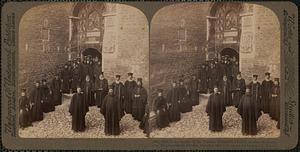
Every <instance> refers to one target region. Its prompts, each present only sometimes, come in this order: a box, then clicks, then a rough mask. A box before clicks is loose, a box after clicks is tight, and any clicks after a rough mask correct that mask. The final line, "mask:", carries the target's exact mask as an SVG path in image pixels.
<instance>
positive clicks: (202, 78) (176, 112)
mask: <svg viewBox="0 0 300 152" xmlns="http://www.w3.org/2000/svg"><path fill="white" fill-rule="evenodd" d="M233 61H234V62H233ZM207 63H208V64H207ZM207 63H205V64H203V65H202V66H201V69H200V71H199V72H198V76H197V75H196V74H194V75H192V78H191V79H190V80H189V81H187V83H185V81H184V80H183V79H182V78H180V79H179V81H178V82H179V83H177V81H176V80H175V81H173V82H172V88H171V89H170V90H169V91H168V92H167V94H166V98H165V97H164V96H163V90H162V89H158V91H157V92H158V95H157V98H156V99H155V102H154V105H155V106H154V107H155V112H156V114H157V116H158V117H157V126H158V128H164V127H167V126H169V122H173V121H179V120H180V113H185V112H190V111H192V107H193V106H195V105H198V104H199V101H200V100H199V95H200V94H201V93H204V94H206V93H210V96H209V99H208V103H207V106H206V113H207V115H208V116H209V130H211V131H222V130H223V123H222V116H223V113H224V112H225V111H226V107H227V106H235V107H236V108H237V112H238V113H239V114H240V115H241V117H242V133H243V134H244V135H256V134H257V120H258V118H259V117H260V116H261V114H262V112H263V113H266V114H269V116H270V117H271V118H272V119H273V120H275V121H277V128H280V88H279V78H274V81H272V80H271V78H270V73H269V72H266V73H265V80H263V81H262V83H260V82H258V75H257V74H254V75H253V80H252V81H251V82H250V83H249V84H247V85H246V82H245V80H244V79H243V78H242V74H241V72H239V71H238V72H235V71H236V70H234V69H236V68H235V65H238V63H237V61H235V59H230V58H228V57H226V56H225V57H222V60H221V61H220V62H219V61H218V60H213V61H210V62H207ZM207 65H210V67H209V68H207ZM237 67H238V66H237ZM237 69H238V68H237ZM220 75H222V77H221V76H220ZM181 77H183V76H181ZM200 119H201V118H200Z"/></svg>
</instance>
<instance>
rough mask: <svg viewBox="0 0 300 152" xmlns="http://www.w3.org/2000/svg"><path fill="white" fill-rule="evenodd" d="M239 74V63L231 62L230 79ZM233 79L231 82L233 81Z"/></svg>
mask: <svg viewBox="0 0 300 152" xmlns="http://www.w3.org/2000/svg"><path fill="white" fill-rule="evenodd" d="M238 73H239V62H238V61H236V60H233V62H232V78H233V79H234V78H236V76H237V75H238ZM233 79H232V80H231V81H233Z"/></svg>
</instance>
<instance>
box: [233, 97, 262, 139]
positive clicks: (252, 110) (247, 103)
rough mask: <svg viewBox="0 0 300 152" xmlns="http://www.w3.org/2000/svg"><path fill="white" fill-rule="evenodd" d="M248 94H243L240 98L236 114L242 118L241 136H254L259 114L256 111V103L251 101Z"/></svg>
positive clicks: (257, 110)
mask: <svg viewBox="0 0 300 152" xmlns="http://www.w3.org/2000/svg"><path fill="white" fill-rule="evenodd" d="M252 99H253V98H252V97H251V95H250V94H248V95H247V94H245V95H243V97H242V98H241V103H240V104H239V107H238V110H237V112H238V113H239V114H240V115H241V117H242V133H243V135H256V134H257V123H256V121H257V120H258V118H259V116H260V115H261V112H260V111H259V109H258V106H257V103H256V102H255V101H254V100H252Z"/></svg>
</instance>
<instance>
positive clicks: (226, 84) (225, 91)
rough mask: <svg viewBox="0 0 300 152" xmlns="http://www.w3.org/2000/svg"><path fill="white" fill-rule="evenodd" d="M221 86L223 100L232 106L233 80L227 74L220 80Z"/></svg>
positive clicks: (225, 104)
mask: <svg viewBox="0 0 300 152" xmlns="http://www.w3.org/2000/svg"><path fill="white" fill-rule="evenodd" d="M219 88H220V92H221V95H222V100H223V101H224V106H232V105H233V103H232V98H231V97H232V96H231V88H232V85H231V82H230V81H229V80H228V78H227V76H226V75H224V76H223V79H222V81H220V82H219Z"/></svg>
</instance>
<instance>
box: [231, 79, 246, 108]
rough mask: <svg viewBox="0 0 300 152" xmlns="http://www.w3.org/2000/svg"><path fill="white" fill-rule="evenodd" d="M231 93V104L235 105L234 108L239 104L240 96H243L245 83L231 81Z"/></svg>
mask: <svg viewBox="0 0 300 152" xmlns="http://www.w3.org/2000/svg"><path fill="white" fill-rule="evenodd" d="M232 91H233V99H232V102H233V104H234V105H235V107H238V106H239V104H240V100H241V98H242V96H243V95H244V94H245V91H246V82H245V79H243V78H241V79H239V80H238V79H234V80H233V86H232Z"/></svg>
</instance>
